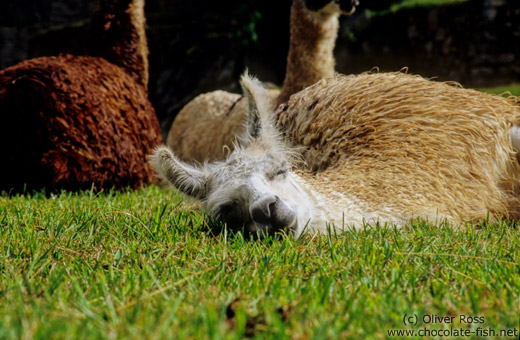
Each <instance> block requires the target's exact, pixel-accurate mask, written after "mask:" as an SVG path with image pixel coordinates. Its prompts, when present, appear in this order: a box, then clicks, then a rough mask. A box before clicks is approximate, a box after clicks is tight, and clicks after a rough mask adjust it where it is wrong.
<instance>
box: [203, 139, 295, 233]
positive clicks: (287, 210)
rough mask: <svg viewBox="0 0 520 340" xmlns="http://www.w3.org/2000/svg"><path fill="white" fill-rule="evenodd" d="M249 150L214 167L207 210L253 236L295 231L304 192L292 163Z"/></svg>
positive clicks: (238, 153) (206, 202) (243, 150)
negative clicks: (298, 184) (292, 168)
mask: <svg viewBox="0 0 520 340" xmlns="http://www.w3.org/2000/svg"><path fill="white" fill-rule="evenodd" d="M249 151H250V150H248V149H247V148H246V149H242V150H239V151H238V152H236V153H234V154H233V155H232V157H231V158H230V159H228V160H227V161H226V162H224V163H220V164H214V165H213V166H212V168H213V169H212V171H211V175H210V180H209V182H210V183H211V184H210V185H209V192H208V194H207V197H206V198H205V199H204V201H203V204H204V207H205V208H206V210H207V212H208V213H209V215H210V216H212V217H214V218H217V219H219V220H222V221H224V222H226V224H227V225H228V226H230V227H232V228H236V229H241V228H244V230H245V231H246V232H249V233H257V232H260V233H264V232H265V233H268V234H273V233H276V232H278V231H282V230H287V231H289V230H292V231H295V230H296V227H297V225H298V218H297V217H298V216H297V209H296V208H297V204H298V202H297V197H298V196H301V193H300V192H299V191H298V187H297V186H296V185H295V183H294V181H293V180H292V174H291V172H290V169H289V164H288V162H287V161H285V160H283V159H279V158H278V157H276V156H274V155H271V154H268V153H264V154H258V153H256V152H253V155H251V154H249ZM255 151H258V150H255ZM254 154H257V157H255V156H254ZM293 197H294V198H296V199H293Z"/></svg>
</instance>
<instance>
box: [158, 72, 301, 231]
mask: <svg viewBox="0 0 520 340" xmlns="http://www.w3.org/2000/svg"><path fill="white" fill-rule="evenodd" d="M241 84H242V88H243V91H244V93H245V96H246V98H247V100H248V110H249V118H248V122H247V126H246V129H245V132H244V133H243V134H242V136H240V137H239V138H238V142H237V145H236V146H235V149H234V151H233V152H232V153H231V154H230V155H229V157H228V158H227V159H226V160H225V161H222V162H216V163H206V164H204V165H202V166H200V167H197V166H192V165H188V164H186V163H183V162H181V161H180V160H178V159H177V158H176V157H175V156H174V155H173V153H172V152H171V151H170V149H168V148H167V147H159V148H158V149H157V150H156V151H155V153H154V154H153V155H152V156H151V161H152V164H153V167H154V168H155V169H156V171H157V172H158V174H159V176H160V177H162V179H164V180H166V181H167V182H169V183H170V184H172V185H173V186H174V187H176V188H177V189H178V190H180V191H181V192H183V193H184V194H186V195H188V196H191V197H193V198H196V199H198V200H200V201H201V202H202V205H203V207H204V209H205V210H206V212H207V213H208V214H209V215H210V216H211V217H213V218H216V219H218V220H221V221H223V222H225V223H226V224H227V225H228V226H229V227H231V228H236V229H241V228H243V229H244V230H245V231H246V232H247V233H253V234H256V233H259V234H261V235H262V234H274V233H276V232H278V231H282V230H287V231H292V232H293V233H295V234H299V233H300V230H301V228H302V227H303V226H305V224H306V223H307V221H308V220H309V211H310V210H311V209H310V203H309V201H308V199H307V196H306V194H305V193H304V192H303V190H302V189H301V187H300V186H299V185H298V184H297V182H296V181H297V179H296V177H297V176H296V175H295V174H293V173H292V172H291V163H292V158H293V156H292V153H291V151H290V150H288V148H287V147H286V146H285V144H284V143H283V142H282V139H281V137H280V135H279V133H278V131H277V130H276V129H275V128H274V126H273V125H274V124H273V122H272V113H271V110H272V109H271V106H270V103H269V102H268V99H267V98H268V97H267V93H266V90H265V89H264V88H263V87H262V86H261V84H260V82H259V81H258V80H256V79H253V78H251V77H249V76H248V75H247V74H246V75H244V76H243V77H242V79H241Z"/></svg>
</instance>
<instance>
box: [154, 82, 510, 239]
mask: <svg viewBox="0 0 520 340" xmlns="http://www.w3.org/2000/svg"><path fill="white" fill-rule="evenodd" d="M242 87H243V90H244V93H245V95H246V97H247V102H248V112H249V118H248V122H247V127H246V129H245V131H244V133H243V134H242V135H241V137H240V138H239V141H238V144H237V145H236V146H235V149H234V151H233V152H232V153H231V154H230V155H229V157H227V158H226V159H225V160H224V161H220V162H214V163H206V164H204V165H201V166H192V165H189V164H186V163H183V162H182V161H180V160H179V159H177V157H176V156H175V155H174V154H173V153H172V152H171V151H170V150H169V149H168V148H167V147H165V146H163V147H159V148H158V149H156V151H155V152H154V154H153V155H152V156H151V161H152V164H153V167H154V168H155V169H156V171H157V172H158V174H159V176H160V177H161V178H162V179H164V180H165V181H167V182H169V183H171V184H172V185H173V186H174V187H175V188H177V189H178V190H180V191H181V192H183V193H185V194H186V195H188V196H191V197H193V198H195V199H198V200H200V201H201V203H202V206H203V208H204V209H205V210H206V211H207V213H208V214H209V215H210V216H212V217H213V218H216V219H219V220H222V221H224V222H226V224H227V225H228V226H230V227H236V228H242V227H243V228H244V230H245V231H246V232H249V233H253V234H254V233H261V234H266V233H267V234H272V233H276V232H278V231H282V230H286V231H290V232H292V233H293V234H294V235H296V236H298V235H300V234H301V233H302V231H303V230H304V229H306V228H307V229H308V230H310V231H319V232H324V231H326V230H327V226H329V225H330V226H334V227H335V228H338V229H344V228H359V227H362V226H364V225H366V224H372V225H373V224H374V223H388V224H391V225H396V226H402V225H405V224H407V223H409V222H410V220H411V219H415V218H419V219H424V220H427V221H431V222H438V221H445V220H447V221H448V222H450V223H452V224H453V225H454V226H456V225H461V224H462V223H465V222H475V221H478V220H482V219H486V218H487V217H490V218H492V219H493V218H510V219H518V218H520V199H519V198H520V165H519V162H518V159H517V155H518V147H519V145H520V133H519V128H518V124H519V122H520V106H518V105H517V102H518V99H517V98H515V97H509V98H504V97H499V96H492V95H488V94H485V93H480V92H477V91H473V90H468V89H463V88H460V87H458V86H454V85H452V84H448V83H440V82H433V81H429V80H426V79H424V78H422V77H420V76H414V75H408V74H403V73H381V74H360V75H352V76H343V75H336V76H335V77H333V78H329V79H324V80H322V81H319V82H317V83H316V84H314V85H312V86H310V87H308V88H306V89H304V90H303V91H300V92H298V93H296V94H294V95H293V96H291V98H290V100H289V101H288V102H287V103H286V104H284V105H281V106H280V107H279V108H278V109H277V110H276V111H275V112H273V111H272V109H271V104H270V103H269V97H268V96H267V95H266V91H265V90H264V89H263V88H262V86H261V84H260V83H259V82H258V81H257V80H255V79H252V78H250V77H249V76H247V75H245V76H244V77H243V78H242ZM277 127H279V128H280V130H278V128H277ZM301 158H303V159H301ZM488 214H489V215H488Z"/></svg>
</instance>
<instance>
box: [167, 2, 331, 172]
mask: <svg viewBox="0 0 520 340" xmlns="http://www.w3.org/2000/svg"><path fill="white" fill-rule="evenodd" d="M338 16H339V13H334V14H331V13H327V14H324V13H315V12H312V11H309V10H308V9H306V8H305V5H304V3H303V0H294V1H293V4H292V7H291V19H290V20H291V38H290V47H289V54H288V57H287V69H286V74H285V80H284V84H283V90H282V92H281V93H280V92H279V91H276V90H272V91H270V96H271V97H272V101H273V103H274V104H275V105H278V104H279V103H283V102H285V101H286V100H287V99H288V98H289V96H290V95H291V94H293V93H295V92H297V91H300V90H302V89H303V88H305V87H306V86H309V85H311V84H314V83H315V82H316V81H318V80H319V79H321V78H323V77H332V76H333V75H334V64H335V61H334V56H333V54H332V52H333V49H334V44H335V40H336V35H337V30H338V26H339V22H338ZM238 98H239V96H238V95H237V94H231V93H227V92H224V91H214V92H210V93H206V94H203V95H200V96H198V97H196V98H195V99H193V100H192V101H191V102H189V103H188V104H187V105H186V106H185V107H183V108H182V110H181V111H180V112H179V113H178V114H177V116H176V117H175V120H174V122H173V124H172V126H171V127H170V131H169V132H168V137H167V141H166V144H167V145H168V146H169V147H170V148H171V149H172V150H173V152H174V153H175V154H176V155H177V157H179V158H180V159H181V160H185V161H198V162H203V161H206V160H209V161H214V160H222V159H223V158H224V156H225V155H226V152H227V151H230V150H232V149H233V141H234V140H235V137H236V136H237V135H239V134H240V133H241V132H242V129H243V128H242V127H243V122H245V120H246V113H247V107H246V105H245V102H244V101H243V100H241V101H238V102H237V100H238Z"/></svg>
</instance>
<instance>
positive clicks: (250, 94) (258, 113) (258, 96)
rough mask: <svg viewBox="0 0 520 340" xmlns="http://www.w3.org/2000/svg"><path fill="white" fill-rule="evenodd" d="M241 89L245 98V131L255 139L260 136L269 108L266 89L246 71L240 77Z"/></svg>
mask: <svg viewBox="0 0 520 340" xmlns="http://www.w3.org/2000/svg"><path fill="white" fill-rule="evenodd" d="M240 85H241V86H242V91H243V92H244V95H245V97H246V99H247V105H248V120H247V133H248V135H249V136H248V137H251V138H252V139H257V138H259V137H260V135H261V132H262V129H265V128H266V127H265V126H264V125H265V119H262V115H265V113H266V112H268V110H269V102H268V99H267V91H266V90H265V89H264V87H263V86H262V84H261V83H260V81H259V80H258V79H256V78H253V77H251V76H250V75H249V74H248V73H247V71H246V72H245V73H244V74H243V75H242V77H241V78H240Z"/></svg>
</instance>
